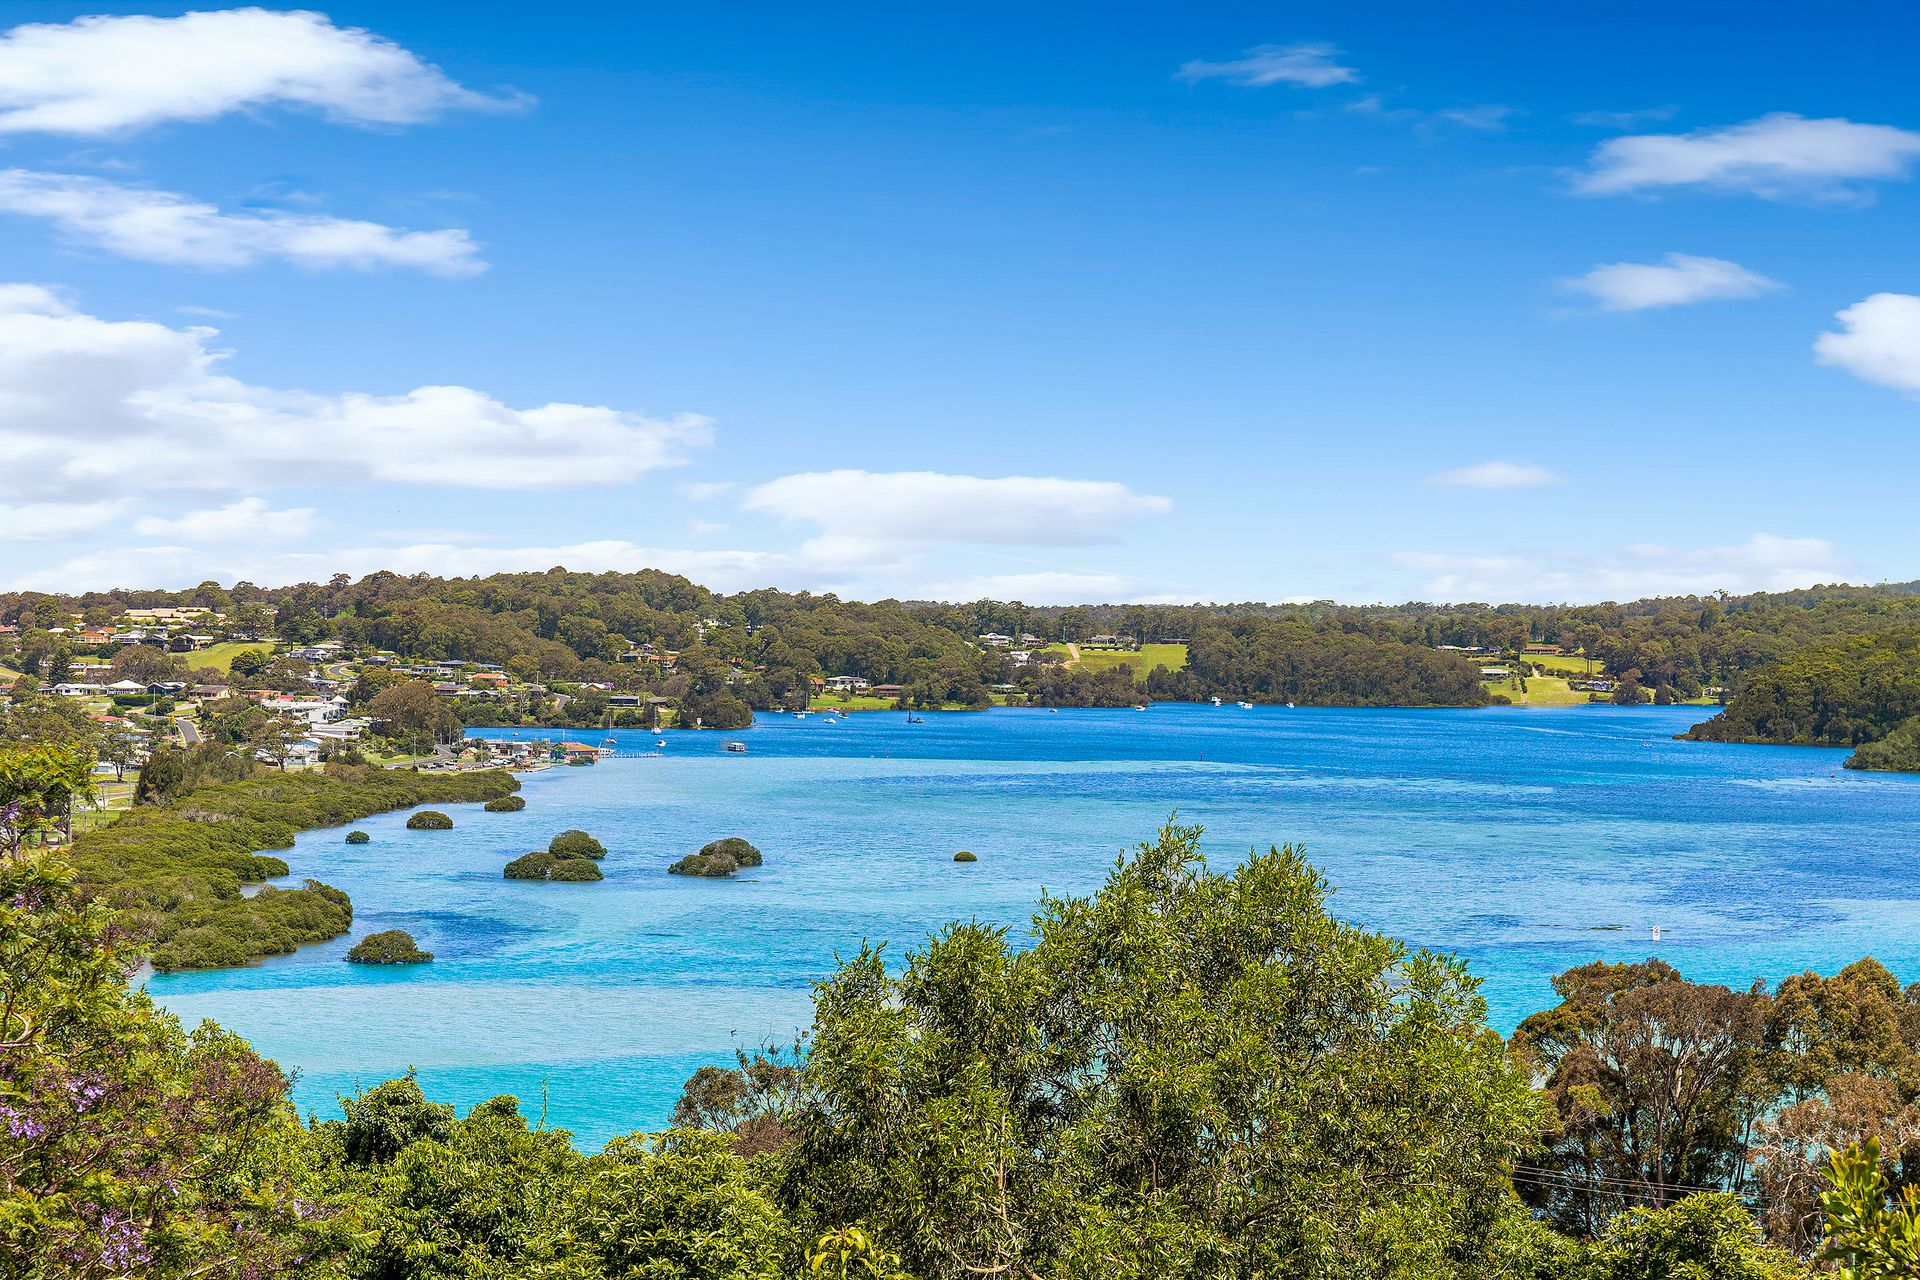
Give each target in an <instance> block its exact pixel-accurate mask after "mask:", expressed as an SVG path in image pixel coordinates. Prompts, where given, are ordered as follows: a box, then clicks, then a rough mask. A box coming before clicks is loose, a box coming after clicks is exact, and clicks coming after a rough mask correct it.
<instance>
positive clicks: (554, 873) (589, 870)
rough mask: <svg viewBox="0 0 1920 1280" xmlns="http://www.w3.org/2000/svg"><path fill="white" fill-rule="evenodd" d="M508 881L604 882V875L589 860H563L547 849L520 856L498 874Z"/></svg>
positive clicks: (595, 864)
mask: <svg viewBox="0 0 1920 1280" xmlns="http://www.w3.org/2000/svg"><path fill="white" fill-rule="evenodd" d="M500 874H501V875H502V876H504V877H506V878H507V879H509V880H564V881H574V882H587V881H593V880H604V879H606V874H605V873H604V872H602V871H601V870H600V866H599V864H598V863H596V862H594V860H593V859H591V858H563V857H561V856H560V855H559V854H556V853H554V852H552V851H551V850H548V849H536V850H534V851H533V852H532V853H525V854H521V855H520V856H519V857H517V858H515V859H514V860H513V861H512V862H509V863H508V864H507V865H506V868H505V869H504V870H503V871H501V873H500Z"/></svg>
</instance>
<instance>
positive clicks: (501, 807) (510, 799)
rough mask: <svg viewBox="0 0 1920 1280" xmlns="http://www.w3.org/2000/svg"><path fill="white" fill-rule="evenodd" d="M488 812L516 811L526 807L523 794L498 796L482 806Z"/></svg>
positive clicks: (525, 799)
mask: <svg viewBox="0 0 1920 1280" xmlns="http://www.w3.org/2000/svg"><path fill="white" fill-rule="evenodd" d="M483 807H484V808H485V809H486V811H487V812H488V813H518V812H520V811H521V810H522V809H524V808H526V807H527V798H526V797H525V796H499V797H497V798H496V799H493V800H489V801H487V803H486V804H485V806H483Z"/></svg>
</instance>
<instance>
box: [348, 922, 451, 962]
mask: <svg viewBox="0 0 1920 1280" xmlns="http://www.w3.org/2000/svg"><path fill="white" fill-rule="evenodd" d="M347 959H348V960H349V961H351V962H352V963H354V964H425V963H426V962H427V961H429V960H431V959H433V952H431V951H422V950H421V949H420V947H419V944H418V943H416V942H414V940H413V935H412V934H410V933H408V932H407V931H406V930H405V929H386V930H383V931H381V932H380V933H370V934H368V935H367V936H366V937H364V938H362V939H360V941H358V942H356V943H355V944H354V946H353V950H351V951H349V952H347Z"/></svg>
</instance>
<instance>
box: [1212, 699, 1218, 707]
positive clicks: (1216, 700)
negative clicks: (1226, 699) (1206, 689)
mask: <svg viewBox="0 0 1920 1280" xmlns="http://www.w3.org/2000/svg"><path fill="white" fill-rule="evenodd" d="M1211 701H1212V702H1213V705H1214V706H1216V707H1217V706H1219V705H1220V699H1219V698H1218V697H1215V698H1213V699H1211Z"/></svg>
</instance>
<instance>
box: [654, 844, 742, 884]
mask: <svg viewBox="0 0 1920 1280" xmlns="http://www.w3.org/2000/svg"><path fill="white" fill-rule="evenodd" d="M765 861H766V859H764V858H763V857H761V856H760V851H759V850H758V849H756V848H754V847H753V846H752V845H751V844H748V843H747V842H746V841H745V840H742V839H741V838H740V837H739V836H727V837H726V838H724V839H721V840H714V841H711V842H710V843H708V844H704V845H702V846H700V852H698V853H690V854H688V855H687V856H686V857H684V858H682V859H680V861H678V862H676V863H674V864H673V865H672V866H671V867H668V868H667V871H668V873H669V874H671V875H676V876H708V877H711V878H715V879H718V878H720V877H722V876H730V875H732V874H733V873H734V872H736V871H738V870H739V869H740V868H742V867H757V866H760V865H761V864H762V863H764V862H765Z"/></svg>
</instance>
